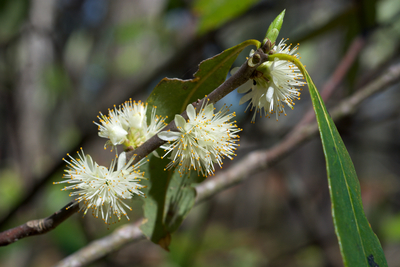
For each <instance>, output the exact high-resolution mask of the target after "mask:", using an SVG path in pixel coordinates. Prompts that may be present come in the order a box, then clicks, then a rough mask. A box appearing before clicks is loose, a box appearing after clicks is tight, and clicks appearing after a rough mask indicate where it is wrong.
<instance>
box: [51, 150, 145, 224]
mask: <svg viewBox="0 0 400 267" xmlns="http://www.w3.org/2000/svg"><path fill="white" fill-rule="evenodd" d="M67 155H68V156H69V158H70V161H68V160H66V159H63V160H64V161H65V162H67V163H68V165H67V166H68V169H67V170H65V172H66V174H64V175H63V178H64V179H66V180H63V181H60V182H54V184H60V183H68V184H70V185H68V186H65V187H64V188H63V189H61V190H62V191H63V190H74V191H72V192H71V193H70V194H69V195H70V196H74V197H76V198H75V201H77V203H79V207H80V211H83V212H84V215H86V213H87V211H88V210H89V209H92V215H93V216H94V217H96V218H98V217H99V216H101V218H102V219H103V221H104V222H105V223H106V224H112V223H115V222H118V221H120V220H121V215H124V216H126V218H127V219H128V220H129V217H128V215H127V213H126V212H125V209H129V210H132V209H131V208H130V207H129V206H128V205H127V204H126V203H124V201H123V200H124V199H131V198H132V196H134V195H139V196H144V193H143V192H141V191H140V189H142V188H145V186H144V185H140V184H139V182H140V181H141V180H142V179H146V178H144V177H143V174H144V173H141V172H140V171H139V170H138V167H140V165H141V163H138V164H135V165H133V166H132V165H131V163H132V160H133V157H132V158H131V160H130V161H128V162H126V155H125V152H123V153H121V155H120V156H119V159H118V164H117V169H116V170H115V165H116V160H113V161H112V162H111V166H110V168H108V169H107V168H106V167H104V166H100V165H98V164H97V163H96V162H94V161H93V160H92V158H91V157H90V156H89V155H85V153H84V152H83V150H82V148H81V153H79V152H78V158H76V159H74V158H73V157H71V156H70V155H69V154H67Z"/></svg>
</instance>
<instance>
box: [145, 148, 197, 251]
mask: <svg viewBox="0 0 400 267" xmlns="http://www.w3.org/2000/svg"><path fill="white" fill-rule="evenodd" d="M161 151H162V150H161V149H159V151H158V153H161ZM148 159H149V162H148V164H145V165H144V166H143V168H141V171H144V172H145V177H147V178H149V179H148V180H146V181H143V184H144V185H146V186H147V189H146V190H144V193H145V194H146V198H145V199H144V205H143V210H144V216H145V219H144V221H143V223H142V225H141V227H140V229H141V230H142V232H143V233H144V234H145V235H146V236H147V237H148V238H149V239H150V240H151V241H152V242H154V243H156V244H159V245H160V246H161V247H163V248H164V249H166V250H168V246H169V243H170V241H171V233H172V232H174V231H176V230H177V229H178V227H179V226H180V225H181V223H182V221H183V220H184V219H185V217H186V216H187V214H188V213H189V211H190V210H191V209H192V207H193V206H194V203H195V198H196V191H195V190H194V188H193V187H192V186H190V185H191V184H192V183H194V182H196V183H199V182H201V181H203V180H204V177H199V176H197V173H196V172H192V173H191V175H187V174H186V175H182V176H180V175H179V173H178V172H174V171H173V170H171V171H164V168H165V166H166V165H167V164H168V162H169V160H168V159H166V158H164V159H161V158H157V157H155V156H154V155H150V156H148Z"/></svg>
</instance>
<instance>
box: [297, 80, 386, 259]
mask: <svg viewBox="0 0 400 267" xmlns="http://www.w3.org/2000/svg"><path fill="white" fill-rule="evenodd" d="M305 78H306V80H307V83H308V87H309V90H310V95H311V100H312V103H313V106H314V110H315V114H316V117H317V122H318V128H319V132H320V135H321V140H322V145H323V149H324V155H325V160H326V169H327V173H328V183H329V192H330V195H331V201H332V216H333V222H334V225H335V231H336V235H337V237H338V240H339V246H340V252H341V253H342V257H343V262H344V265H345V266H349V267H351V266H366V267H369V266H379V267H385V266H387V262H386V259H385V255H384V253H383V250H382V247H381V244H380V242H379V239H378V237H377V236H376V235H375V233H374V232H373V231H372V229H371V226H370V225H369V222H368V220H367V218H366V217H365V214H364V209H363V204H362V199H361V189H360V183H359V181H358V178H357V174H356V171H355V169H354V165H353V162H352V161H351V158H350V155H349V153H348V152H347V149H346V147H345V145H344V143H343V140H342V138H341V137H340V135H339V132H338V130H337V129H336V126H335V123H334V122H333V120H332V118H331V117H330V116H329V114H328V111H327V110H326V107H325V105H324V102H323V100H322V98H321V96H320V94H319V93H318V91H317V88H316V87H315V85H314V83H313V81H312V80H311V77H310V76H309V75H308V73H307V72H305ZM373 261H374V262H375V264H378V265H373Z"/></svg>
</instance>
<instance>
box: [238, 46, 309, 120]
mask: <svg viewBox="0 0 400 267" xmlns="http://www.w3.org/2000/svg"><path fill="white" fill-rule="evenodd" d="M285 41H286V40H284V39H282V40H281V41H280V43H279V44H278V46H275V47H274V54H275V53H284V54H288V55H292V56H294V57H296V58H297V57H299V55H298V54H295V53H296V51H297V49H298V45H296V46H295V47H293V48H292V49H291V48H290V47H291V46H290V45H289V46H287V45H286V44H285ZM252 53H254V52H252ZM250 56H251V54H250ZM236 71H237V68H234V69H233V70H232V73H234V72H236ZM298 79H303V75H302V74H301V72H300V70H299V68H298V67H297V66H296V65H294V64H293V63H291V62H289V61H286V60H278V59H275V61H268V62H265V63H263V64H262V65H261V66H260V67H258V68H257V71H256V75H255V76H254V77H253V78H252V79H250V80H249V81H247V82H246V83H245V84H243V85H241V86H240V87H239V88H238V93H246V92H247V91H249V90H250V91H249V92H247V94H246V95H244V96H243V97H242V98H241V99H240V102H239V104H240V105H241V104H243V103H245V102H247V101H249V100H250V103H249V105H248V106H247V108H246V110H247V109H248V108H249V107H251V109H250V110H252V109H253V108H255V111H254V115H253V118H252V122H253V123H254V121H255V117H256V113H258V112H260V113H262V109H264V115H265V116H266V117H269V114H273V113H275V114H276V120H278V116H279V115H280V114H281V113H284V114H285V116H286V112H285V108H284V105H283V103H285V104H286V105H288V106H289V107H290V108H292V109H293V106H294V105H295V103H294V100H300V92H299V91H301V89H300V88H298V87H299V86H304V85H305V82H303V81H298ZM260 116H261V114H260Z"/></svg>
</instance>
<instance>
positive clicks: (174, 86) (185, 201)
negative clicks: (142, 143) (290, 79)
mask: <svg viewBox="0 0 400 267" xmlns="http://www.w3.org/2000/svg"><path fill="white" fill-rule="evenodd" d="M251 44H253V45H256V46H257V45H258V44H259V42H258V41H256V40H249V41H246V42H243V43H241V44H239V45H237V46H235V47H232V48H230V49H227V50H225V51H224V52H222V53H221V54H219V55H216V56H215V57H213V58H210V59H207V60H205V61H203V62H202V63H201V64H200V66H199V70H198V71H197V72H196V73H195V75H194V76H195V77H194V78H193V79H191V80H185V81H184V80H179V79H168V78H164V79H163V80H162V81H161V82H160V83H159V84H158V85H157V86H156V88H154V90H153V92H152V93H151V94H150V96H149V98H148V99H147V103H148V104H149V105H150V106H151V105H154V106H157V114H158V115H162V116H163V117H166V116H168V118H169V119H168V121H170V120H172V119H173V118H174V115H175V114H180V113H182V112H183V111H184V110H185V109H186V106H187V105H188V104H189V103H192V102H194V101H196V100H197V99H201V98H203V97H204V96H205V95H207V94H209V93H210V92H211V91H213V90H214V89H215V88H217V87H218V86H219V85H220V84H221V83H222V82H224V81H225V78H226V75H227V74H228V71H229V69H230V68H231V65H232V63H233V62H234V61H235V59H236V57H237V56H238V54H239V53H240V52H241V51H242V50H243V49H244V48H245V47H247V46H248V45H251ZM151 111H152V109H151V108H148V109H147V112H148V113H147V117H148V118H150V117H151ZM163 153H164V152H163V151H162V150H161V149H159V150H158V154H159V155H163ZM168 162H169V160H168V159H166V158H164V159H161V158H157V157H154V156H152V155H151V156H149V163H148V164H146V165H144V166H143V168H141V170H142V171H145V177H147V178H149V180H147V181H145V182H144V183H145V184H146V185H147V186H148V188H147V191H146V192H145V193H146V196H147V197H146V199H145V201H144V202H145V203H144V205H143V209H144V216H145V219H144V222H143V224H142V226H141V229H142V231H143V233H144V234H145V235H146V236H147V237H148V238H149V239H150V240H151V241H152V242H154V243H156V244H159V245H160V246H162V247H163V248H164V249H167V250H168V246H169V243H170V240H171V233H172V232H174V231H175V230H176V229H178V227H179V226H180V225H181V223H182V221H183V220H184V218H185V217H186V215H187V214H188V213H189V211H190V210H191V208H192V207H193V205H194V203H195V198H196V192H195V190H194V188H193V187H192V186H191V185H192V184H193V183H199V182H201V181H202V180H204V177H199V176H198V175H197V173H196V172H195V171H194V172H192V173H191V175H190V176H189V175H182V176H180V175H179V173H178V172H173V170H172V171H164V168H165V166H166V165H167V164H168Z"/></svg>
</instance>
